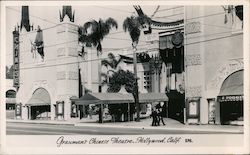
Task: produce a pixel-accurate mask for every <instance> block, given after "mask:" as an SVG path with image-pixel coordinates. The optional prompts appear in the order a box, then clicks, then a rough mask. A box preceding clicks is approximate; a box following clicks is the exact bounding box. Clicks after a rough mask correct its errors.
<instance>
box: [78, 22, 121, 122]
mask: <svg viewBox="0 0 250 155" xmlns="http://www.w3.org/2000/svg"><path fill="white" fill-rule="evenodd" d="M112 28H116V29H117V28H118V24H117V22H116V21H115V20H114V19H113V18H108V19H107V20H105V21H104V20H102V19H99V21H96V20H91V21H89V22H86V23H85V24H84V25H83V27H79V29H78V33H79V35H80V37H79V41H80V42H83V43H85V45H86V46H94V47H96V49H97V57H98V60H99V59H100V55H101V53H102V44H101V42H102V40H103V39H104V37H105V36H107V35H108V34H109V32H110V30H111V29H112ZM89 29H90V30H91V31H90V32H89V33H88V30H89ZM98 78H99V80H98V81H99V86H98V92H102V85H101V61H99V62H98ZM102 121H103V119H102V107H101V106H100V110H99V122H100V123H102Z"/></svg>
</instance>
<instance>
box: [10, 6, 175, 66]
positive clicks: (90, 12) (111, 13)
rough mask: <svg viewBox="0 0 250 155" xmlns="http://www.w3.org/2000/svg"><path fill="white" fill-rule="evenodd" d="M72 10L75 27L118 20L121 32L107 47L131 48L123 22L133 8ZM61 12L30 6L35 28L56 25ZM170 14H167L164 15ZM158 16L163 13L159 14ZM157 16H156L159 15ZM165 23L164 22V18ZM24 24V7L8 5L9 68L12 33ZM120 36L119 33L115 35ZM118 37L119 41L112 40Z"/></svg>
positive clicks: (107, 40)
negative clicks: (99, 21) (73, 11)
mask: <svg viewBox="0 0 250 155" xmlns="http://www.w3.org/2000/svg"><path fill="white" fill-rule="evenodd" d="M166 7H167V8H171V7H175V6H164V7H163V6H161V7H160V9H163V8H164V9H165V8H166ZM141 8H142V10H143V11H144V13H145V14H147V15H148V16H151V15H152V14H153V13H154V11H155V10H156V8H157V6H141ZM72 9H73V10H75V22H74V23H75V24H77V25H83V24H84V23H85V22H87V21H89V20H91V19H95V20H98V19H99V18H102V19H107V18H108V17H112V18H114V19H115V20H116V21H117V22H118V29H117V30H115V29H114V30H112V31H111V32H110V33H111V34H110V35H108V36H107V38H105V39H104V40H103V42H102V46H103V48H104V49H105V48H123V47H129V46H131V40H130V37H129V34H128V33H125V32H121V31H123V29H122V24H123V20H124V19H125V18H126V17H129V16H131V15H132V14H133V12H135V9H134V8H133V6H132V5H131V6H72ZM59 10H62V6H58V7H56V6H49V7H48V6H30V7H29V14H30V24H31V25H32V24H34V28H37V25H40V26H41V28H42V29H43V28H47V27H51V26H54V25H55V24H54V23H59V20H60V19H59ZM163 13H166V12H163ZM157 15H158V16H161V15H159V13H158V14H157ZM157 15H155V16H157ZM160 20H162V19H160ZM20 21H21V6H18V7H15V6H7V7H6V24H7V25H6V42H7V46H6V55H7V59H6V63H7V65H11V64H12V52H13V50H12V47H13V43H12V39H13V38H12V31H13V30H14V26H15V25H17V24H19V25H20ZM116 32H121V33H116ZM112 33H116V34H112ZM141 34H142V35H141V37H140V43H141V44H143V43H145V42H144V39H143V38H144V37H143V33H141ZM111 38H118V39H111Z"/></svg>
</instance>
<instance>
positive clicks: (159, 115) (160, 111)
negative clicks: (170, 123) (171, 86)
mask: <svg viewBox="0 0 250 155" xmlns="http://www.w3.org/2000/svg"><path fill="white" fill-rule="evenodd" d="M163 115H164V114H163V111H162V108H159V109H158V112H157V116H158V122H157V123H158V125H160V122H162V124H163V125H166V124H165V122H164V120H163Z"/></svg>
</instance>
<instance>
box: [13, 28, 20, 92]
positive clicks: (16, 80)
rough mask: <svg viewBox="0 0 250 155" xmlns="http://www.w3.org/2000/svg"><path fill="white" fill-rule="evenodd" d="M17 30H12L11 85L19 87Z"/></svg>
mask: <svg viewBox="0 0 250 155" xmlns="http://www.w3.org/2000/svg"><path fill="white" fill-rule="evenodd" d="M19 54H20V49H19V32H18V31H13V86H14V87H16V88H19V78H20V77H19V75H20V73H19V57H20V56H19Z"/></svg>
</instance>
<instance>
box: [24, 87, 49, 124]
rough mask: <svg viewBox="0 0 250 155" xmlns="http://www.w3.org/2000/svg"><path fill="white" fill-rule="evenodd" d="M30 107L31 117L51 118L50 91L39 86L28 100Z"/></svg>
mask: <svg viewBox="0 0 250 155" xmlns="http://www.w3.org/2000/svg"><path fill="white" fill-rule="evenodd" d="M27 105H28V107H29V110H28V113H29V119H32V120H33V119H49V118H50V105H51V99H50V95H49V93H48V91H47V90H46V89H44V88H38V89H36V90H35V91H34V93H33V94H32V97H31V98H30V100H29V101H28V102H27Z"/></svg>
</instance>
